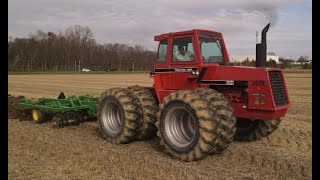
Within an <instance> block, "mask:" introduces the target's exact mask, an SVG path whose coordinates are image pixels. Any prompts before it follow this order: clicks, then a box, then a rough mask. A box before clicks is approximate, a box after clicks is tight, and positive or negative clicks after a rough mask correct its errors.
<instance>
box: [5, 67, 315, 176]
mask: <svg viewBox="0 0 320 180" xmlns="http://www.w3.org/2000/svg"><path fill="white" fill-rule="evenodd" d="M285 77H286V81H287V88H288V91H289V96H290V100H291V108H290V109H289V110H288V113H287V116H286V117H285V118H283V121H282V123H281V124H280V126H279V128H278V129H277V130H276V131H275V132H274V133H273V134H271V135H270V136H269V137H267V138H263V139H262V140H259V141H256V142H249V143H246V142H236V141H235V142H233V143H232V144H231V145H230V146H229V147H228V148H227V149H226V150H225V151H224V152H223V153H222V154H221V155H212V156H209V157H206V158H205V159H203V160H201V161H196V162H190V163H186V162H180V161H177V160H175V159H172V158H170V156H169V155H167V154H164V153H163V148H162V147H161V146H160V145H159V139H158V138H157V137H154V138H152V139H150V140H147V141H136V142H133V143H129V144H124V145H114V144H111V143H109V142H106V141H105V140H104V139H103V138H102V137H101V134H100V132H99V126H98V124H97V123H96V122H87V123H83V124H80V125H78V126H70V127H66V128H62V129H56V128H53V127H52V125H51V123H49V122H48V123H44V124H35V123H33V122H32V121H31V119H30V118H29V117H26V116H21V115H20V114H19V113H17V112H21V109H19V107H18V106H16V103H17V101H19V99H21V97H18V96H25V97H27V98H40V97H43V96H47V97H57V96H58V95H59V93H60V91H64V92H65V94H66V96H69V95H82V94H86V93H90V94H92V95H94V96H99V95H100V94H101V92H102V91H104V90H105V89H108V88H111V87H116V86H120V87H126V86H130V85H135V84H138V85H141V86H152V79H149V78H148V75H147V74H145V75H144V74H136V75H128V74H127V75H119V74H116V75H104V74H103V75H94V74H86V75H81V74H80V75H9V76H8V79H9V84H8V85H9V89H8V93H9V94H11V95H14V96H16V97H18V98H15V97H12V96H11V95H8V101H9V102H8V113H9V119H8V145H9V146H8V166H9V169H8V176H9V179H312V173H311V172H312V160H311V159H312V82H311V80H312V75H311V74H301V73H298V74H295V73H290V74H285ZM17 115H18V116H17ZM21 120H24V121H21Z"/></svg>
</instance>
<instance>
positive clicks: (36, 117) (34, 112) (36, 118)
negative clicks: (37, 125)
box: [32, 110, 39, 121]
mask: <svg viewBox="0 0 320 180" xmlns="http://www.w3.org/2000/svg"><path fill="white" fill-rule="evenodd" d="M32 118H33V120H34V121H38V120H39V114H38V112H37V111H36V110H33V111H32Z"/></svg>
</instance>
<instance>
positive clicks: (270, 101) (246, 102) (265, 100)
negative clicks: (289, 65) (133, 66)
mask: <svg viewBox="0 0 320 180" xmlns="http://www.w3.org/2000/svg"><path fill="white" fill-rule="evenodd" d="M203 34H205V35H203ZM206 34H210V35H211V36H210V37H209V36H206ZM199 37H202V38H213V39H215V40H219V42H220V45H221V50H222V53H221V54H222V55H223V62H222V63H221V62H220V63H215V62H204V61H203V60H202V59H203V55H202V54H201V53H202V52H201V45H200V42H199V40H198V39H199ZM179 38H192V47H193V50H194V61H191V62H174V61H173V57H172V56H173V40H174V39H179ZM154 40H155V41H160V43H161V42H163V41H165V42H166V51H167V53H166V57H165V61H161V62H160V61H158V60H157V59H158V57H157V59H156V60H155V62H154V69H153V75H151V76H150V77H151V78H153V79H154V91H155V94H156V96H157V98H158V101H159V103H160V104H161V103H162V102H163V98H164V97H166V96H167V95H169V94H170V93H171V92H173V91H176V90H182V89H190V90H193V89H197V88H213V89H215V90H217V91H218V92H220V93H223V94H224V95H225V97H226V98H227V99H228V100H229V101H230V103H231V106H232V107H233V109H234V114H235V116H236V117H238V118H246V119H252V120H254V119H264V120H270V119H278V118H281V117H284V116H285V114H286V111H287V109H288V108H289V107H290V101H289V97H288V92H287V88H286V83H285V79H284V77H283V71H282V70H281V69H277V68H260V67H244V66H230V65H228V62H229V56H228V52H227V48H226V45H225V43H224V39H223V36H222V34H221V33H219V32H216V31H209V30H200V29H194V30H190V31H182V32H175V33H166V34H161V35H158V36H155V38H154ZM159 47H160V45H159ZM203 48H205V47H203ZM159 53H160V52H159V50H158V54H159ZM158 56H159V55H158ZM203 69H206V72H205V73H204V76H202V79H201V78H200V76H201V71H202V70H203ZM192 71H197V72H198V73H199V74H195V73H192ZM269 72H273V73H274V72H276V75H277V76H276V78H277V79H275V80H273V82H274V86H275V87H274V91H277V88H279V87H280V86H279V83H278V82H280V81H282V85H281V84H280V85H281V87H280V88H282V91H281V92H282V94H280V95H279V93H278V92H274V93H273V89H272V85H271V81H270V75H269ZM199 80H200V81H199ZM278 86H279V87H278ZM274 94H275V95H276V96H277V97H276V98H277V101H278V103H279V104H278V105H276V103H275V102H276V101H275V97H274ZM284 96H285V97H284ZM279 98H280V99H279ZM283 99H285V100H283ZM281 100H282V101H283V102H282V101H281Z"/></svg>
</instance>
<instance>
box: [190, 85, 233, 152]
mask: <svg viewBox="0 0 320 180" xmlns="http://www.w3.org/2000/svg"><path fill="white" fill-rule="evenodd" d="M196 92H198V93H200V94H201V95H203V96H204V98H205V99H207V100H208V101H209V102H210V106H211V108H213V109H214V111H215V113H216V117H217V118H218V119H219V121H220V129H221V132H220V135H219V137H218V146H216V147H214V148H213V149H212V151H211V154H219V153H221V152H222V151H223V150H225V149H226V148H227V147H228V146H229V145H230V144H231V142H232V141H233V140H234V135H235V133H236V123H237V119H236V118H235V117H234V115H233V109H232V107H231V106H230V104H229V101H228V100H227V99H226V98H225V97H224V96H223V94H221V93H219V92H217V91H216V90H214V89H209V88H201V89H197V90H196Z"/></svg>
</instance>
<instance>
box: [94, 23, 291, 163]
mask: <svg viewBox="0 0 320 180" xmlns="http://www.w3.org/2000/svg"><path fill="white" fill-rule="evenodd" d="M269 25H270V24H268V25H267V26H266V27H265V28H264V29H263V30H262V42H261V43H260V44H257V45H256V51H257V52H256V67H243V66H234V65H233V64H231V63H230V62H229V56H228V52H227V48H226V45H225V43H224V40H223V36H222V34H221V33H220V32H216V31H209V30H200V29H194V30H190V31H182V32H174V33H167V34H161V35H158V36H155V37H154V40H155V41H159V47H158V55H157V58H156V60H155V63H154V69H153V71H152V72H151V73H150V74H151V76H150V77H151V78H153V79H154V85H153V87H139V86H132V87H128V88H112V89H108V90H106V91H105V92H104V93H102V95H101V98H100V102H99V107H98V119H99V124H100V127H101V130H102V133H103V135H104V136H105V137H106V138H107V139H109V140H110V141H111V142H113V143H116V144H120V143H129V142H132V141H134V140H143V139H147V138H150V137H152V136H154V135H155V134H157V135H158V136H159V137H160V143H161V145H162V146H164V148H165V152H166V153H169V154H170V155H172V156H173V157H174V158H176V159H179V160H183V161H194V160H199V159H202V158H204V157H206V156H208V155H210V154H216V153H221V152H222V151H223V150H224V149H226V148H227V147H228V146H229V144H230V143H231V142H232V141H233V140H234V139H235V140H238V141H254V140H258V139H260V138H262V137H266V136H268V135H269V134H271V133H272V132H273V131H274V130H275V129H277V127H278V126H279V123H280V122H281V118H282V117H284V116H285V114H286V112H287V109H288V108H289V107H290V102H289V97H288V93H287V88H286V84H285V79H284V76H283V72H282V70H281V69H276V68H266V66H265V64H266V49H267V45H266V33H267V31H268V29H269Z"/></svg>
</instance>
